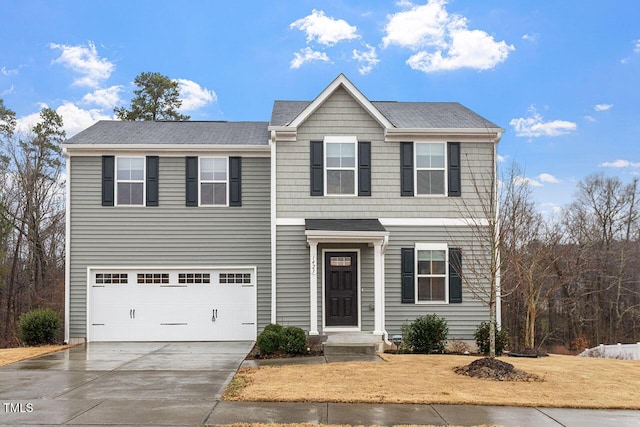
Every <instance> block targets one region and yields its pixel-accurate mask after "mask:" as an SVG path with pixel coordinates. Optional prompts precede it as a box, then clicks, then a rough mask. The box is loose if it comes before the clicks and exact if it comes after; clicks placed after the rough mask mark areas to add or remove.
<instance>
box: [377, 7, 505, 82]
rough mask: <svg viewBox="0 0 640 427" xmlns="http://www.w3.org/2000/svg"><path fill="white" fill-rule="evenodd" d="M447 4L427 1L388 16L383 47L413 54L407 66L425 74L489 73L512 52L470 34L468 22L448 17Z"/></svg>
mask: <svg viewBox="0 0 640 427" xmlns="http://www.w3.org/2000/svg"><path fill="white" fill-rule="evenodd" d="M446 4H447V2H446V0H429V1H428V3H427V4H425V5H421V6H413V7H412V8H411V9H409V10H406V11H402V12H398V13H395V14H393V15H389V16H388V17H387V18H388V22H387V25H386V26H385V32H386V35H385V36H384V38H383V39H382V46H383V47H384V48H387V47H389V46H391V45H397V46H400V47H403V48H408V49H411V50H413V51H416V52H417V53H415V54H413V55H412V56H411V57H410V58H409V59H408V60H407V64H408V65H409V66H410V67H411V68H413V69H414V70H419V71H423V72H425V73H430V72H435V71H443V70H456V69H459V68H473V69H477V70H488V69H491V68H493V67H495V66H496V65H497V64H499V63H501V62H503V61H505V60H506V59H507V57H508V56H509V53H510V52H511V51H513V50H515V47H514V46H513V45H508V44H507V43H506V42H505V41H500V42H496V41H495V40H494V38H493V36H491V35H490V34H488V33H487V32H485V31H482V30H470V29H469V28H468V21H467V18H465V17H463V16H461V15H457V14H453V15H449V13H448V12H447V10H446V8H445V5H446Z"/></svg>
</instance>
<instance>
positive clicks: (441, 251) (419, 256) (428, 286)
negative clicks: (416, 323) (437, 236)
mask: <svg viewBox="0 0 640 427" xmlns="http://www.w3.org/2000/svg"><path fill="white" fill-rule="evenodd" d="M447 270H448V269H447V248H446V246H442V245H427V244H425V245H416V302H447Z"/></svg>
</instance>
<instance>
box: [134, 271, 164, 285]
mask: <svg viewBox="0 0 640 427" xmlns="http://www.w3.org/2000/svg"><path fill="white" fill-rule="evenodd" d="M138 284H141V285H145V284H163V285H166V284H169V273H138Z"/></svg>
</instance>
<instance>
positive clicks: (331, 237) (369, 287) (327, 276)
mask: <svg viewBox="0 0 640 427" xmlns="http://www.w3.org/2000/svg"><path fill="white" fill-rule="evenodd" d="M305 235H306V239H307V244H308V247H309V296H310V307H309V308H310V310H309V315H310V325H309V326H310V327H309V335H311V336H314V335H320V334H321V333H322V335H323V336H326V337H327V342H329V343H341V342H342V343H353V342H357V343H375V344H376V346H377V349H378V350H381V349H382V340H383V338H384V334H385V326H384V325H385V319H384V311H385V310H384V292H385V289H384V256H385V251H386V248H387V244H388V241H389V232H388V231H387V230H386V229H385V228H384V227H383V226H382V224H380V222H379V221H378V220H377V219H306V220H305ZM371 312H372V313H371ZM363 313H364V316H363ZM371 314H373V316H371Z"/></svg>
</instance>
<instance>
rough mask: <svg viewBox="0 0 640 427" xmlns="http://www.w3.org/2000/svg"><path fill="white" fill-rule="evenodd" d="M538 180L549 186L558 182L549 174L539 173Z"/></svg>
mask: <svg viewBox="0 0 640 427" xmlns="http://www.w3.org/2000/svg"><path fill="white" fill-rule="evenodd" d="M538 180H540V182H547V183H549V184H558V183H559V182H560V180H559V179H558V178H556V177H555V176H553V175H551V174H549V173H541V174H540V175H538Z"/></svg>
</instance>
